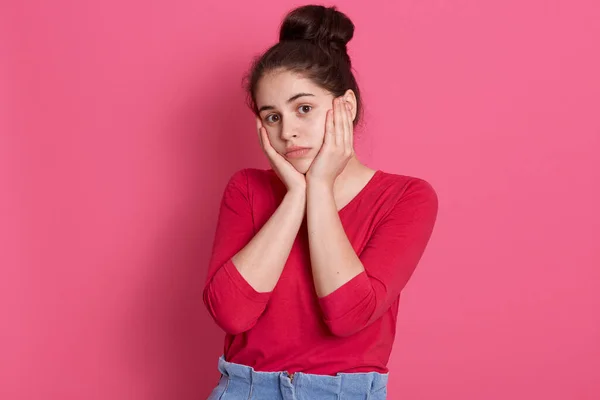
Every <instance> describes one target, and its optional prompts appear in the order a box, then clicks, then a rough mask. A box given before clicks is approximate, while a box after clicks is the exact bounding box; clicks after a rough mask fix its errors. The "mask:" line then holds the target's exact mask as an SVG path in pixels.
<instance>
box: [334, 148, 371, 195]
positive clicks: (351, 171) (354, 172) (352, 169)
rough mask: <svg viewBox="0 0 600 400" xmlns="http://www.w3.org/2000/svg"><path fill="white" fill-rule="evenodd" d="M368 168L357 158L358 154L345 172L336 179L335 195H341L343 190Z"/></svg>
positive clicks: (353, 157) (347, 165)
mask: <svg viewBox="0 0 600 400" xmlns="http://www.w3.org/2000/svg"><path fill="white" fill-rule="evenodd" d="M365 168H366V167H365V166H364V165H363V164H362V163H361V162H360V161H359V160H358V158H356V154H355V155H353V156H352V158H351V159H350V161H348V164H346V167H345V168H344V170H343V171H342V172H341V173H340V174H339V175H338V177H337V178H336V179H335V183H334V184H333V191H334V192H335V193H339V192H341V191H342V188H343V187H344V186H346V185H347V184H348V182H351V181H352V180H353V179H356V177H357V176H359V174H360V172H362V171H363V170H364V169H365Z"/></svg>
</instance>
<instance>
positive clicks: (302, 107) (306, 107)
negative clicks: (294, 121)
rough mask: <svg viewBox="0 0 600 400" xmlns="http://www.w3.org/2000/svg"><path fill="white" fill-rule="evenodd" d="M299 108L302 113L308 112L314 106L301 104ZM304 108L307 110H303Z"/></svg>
mask: <svg viewBox="0 0 600 400" xmlns="http://www.w3.org/2000/svg"><path fill="white" fill-rule="evenodd" d="M298 109H299V110H301V111H300V113H301V114H306V113H307V112H309V111H310V110H312V107H311V106H300V107H299V108H298ZM302 110H305V112H302Z"/></svg>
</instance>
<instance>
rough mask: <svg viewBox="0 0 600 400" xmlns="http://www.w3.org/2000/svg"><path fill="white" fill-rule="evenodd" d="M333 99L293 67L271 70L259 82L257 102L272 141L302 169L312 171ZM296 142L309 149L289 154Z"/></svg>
mask: <svg viewBox="0 0 600 400" xmlns="http://www.w3.org/2000/svg"><path fill="white" fill-rule="evenodd" d="M349 92H350V93H352V91H349ZM352 97H353V96H352ZM332 102H333V95H332V94H331V93H329V92H328V91H326V90H325V89H323V88H321V87H319V86H317V85H315V84H314V83H313V82H312V81H311V80H310V79H307V78H304V77H302V76H300V75H298V74H295V73H293V72H289V71H279V72H274V73H270V74H267V75H265V76H264V77H263V78H261V79H260V81H259V82H258V84H257V89H256V106H257V109H258V110H259V115H260V119H261V121H262V124H263V126H264V127H265V129H266V130H267V133H268V136H269V140H270V142H271V145H272V146H273V148H274V149H275V151H277V152H278V153H279V154H281V155H282V156H283V157H284V158H285V159H286V160H288V161H289V162H290V163H291V164H292V165H293V166H294V167H295V168H296V170H298V172H300V173H303V174H305V173H306V171H308V169H309V167H310V165H311V163H312V161H313V160H314V158H315V157H316V156H317V154H318V153H319V150H320V149H321V146H322V145H323V137H324V133H325V116H326V114H327V110H329V109H331V108H332V107H333V104H332ZM292 146H300V147H308V148H309V150H308V151H305V152H302V153H300V154H298V153H296V154H286V152H287V150H288V149H289V148H290V147H292Z"/></svg>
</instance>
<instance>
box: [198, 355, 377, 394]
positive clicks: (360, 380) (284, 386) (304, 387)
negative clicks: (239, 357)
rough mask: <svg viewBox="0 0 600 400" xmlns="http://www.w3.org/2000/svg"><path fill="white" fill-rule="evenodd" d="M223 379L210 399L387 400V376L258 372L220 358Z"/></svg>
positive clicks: (373, 373)
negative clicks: (291, 375)
mask: <svg viewBox="0 0 600 400" xmlns="http://www.w3.org/2000/svg"><path fill="white" fill-rule="evenodd" d="M219 371H220V372H221V379H220V380H219V384H218V386H217V387H216V388H214V390H213V391H212V393H211V394H210V396H208V399H207V400H238V399H239V400H242V399H243V400H246V399H248V400H250V399H252V400H276V399H281V400H359V399H360V400H367V399H368V400H384V399H385V398H386V395H387V381H388V374H381V373H379V372H364V373H362V372H361V373H339V374H337V375H336V376H331V375H316V374H305V373H303V372H296V373H295V374H294V375H293V379H290V376H289V375H288V373H287V372H257V371H255V370H254V368H252V367H249V366H247V365H242V364H235V363H231V362H228V361H225V358H224V357H223V356H221V357H220V358H219Z"/></svg>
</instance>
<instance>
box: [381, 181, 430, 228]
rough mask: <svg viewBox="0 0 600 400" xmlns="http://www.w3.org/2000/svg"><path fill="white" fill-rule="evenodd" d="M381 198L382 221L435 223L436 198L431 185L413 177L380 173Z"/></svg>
mask: <svg viewBox="0 0 600 400" xmlns="http://www.w3.org/2000/svg"><path fill="white" fill-rule="evenodd" d="M379 185H380V186H381V188H380V190H381V196H382V197H383V198H385V199H386V201H385V204H386V206H385V211H384V214H383V215H384V217H383V220H387V221H401V222H402V223H405V222H406V221H407V219H408V220H411V221H417V220H420V221H423V222H426V225H427V226H432V225H433V224H434V223H435V220H436V219H437V215H438V196H437V193H436V191H435V189H434V188H433V185H432V184H431V183H430V182H429V181H427V180H425V179H423V178H418V177H415V176H408V175H401V174H395V173H391V172H381V173H380V178H379Z"/></svg>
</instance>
